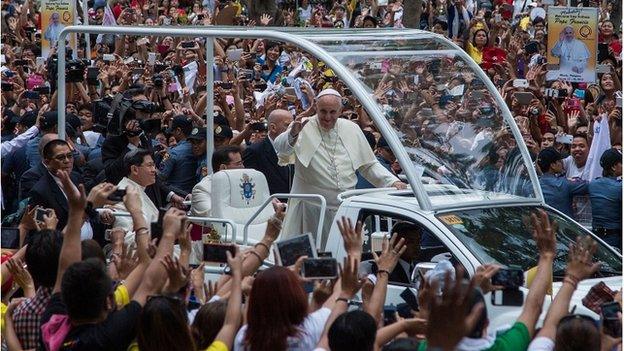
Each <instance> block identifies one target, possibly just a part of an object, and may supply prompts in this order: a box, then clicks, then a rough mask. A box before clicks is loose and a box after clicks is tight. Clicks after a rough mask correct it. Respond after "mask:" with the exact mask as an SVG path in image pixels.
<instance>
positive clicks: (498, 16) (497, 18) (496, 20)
mask: <svg viewBox="0 0 624 351" xmlns="http://www.w3.org/2000/svg"><path fill="white" fill-rule="evenodd" d="M501 19H502V17H501V14H500V13H497V14H495V15H494V22H496V23H498V22H500V21H501Z"/></svg>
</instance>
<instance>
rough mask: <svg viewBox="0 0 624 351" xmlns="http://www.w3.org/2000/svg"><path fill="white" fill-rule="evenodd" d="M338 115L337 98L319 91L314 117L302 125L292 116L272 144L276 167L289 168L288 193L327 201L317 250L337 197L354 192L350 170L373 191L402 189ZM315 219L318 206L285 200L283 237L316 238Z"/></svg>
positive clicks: (332, 92) (354, 126)
mask: <svg viewBox="0 0 624 351" xmlns="http://www.w3.org/2000/svg"><path fill="white" fill-rule="evenodd" d="M341 112H342V96H341V95H340V93H338V92H337V91H336V90H334V89H325V90H323V91H322V92H321V93H320V94H319V95H318V96H317V98H316V113H317V114H316V116H313V117H311V118H309V119H308V120H307V121H306V122H305V123H304V121H303V116H299V117H297V119H296V120H295V121H294V122H293V123H291V125H290V127H289V128H288V130H287V131H285V132H284V133H282V134H280V135H279V136H278V137H277V138H275V140H274V143H273V144H274V146H275V150H276V151H277V154H278V157H279V164H280V165H281V166H285V165H287V164H294V165H295V176H294V180H293V185H292V190H291V193H293V194H320V195H322V196H323V197H324V198H325V200H326V201H327V211H326V212H325V215H324V223H323V231H322V232H323V240H322V244H323V245H324V242H325V241H326V238H325V237H326V236H327V233H328V232H329V228H330V227H331V224H332V221H333V219H334V216H335V214H336V210H337V209H338V206H339V205H340V204H339V202H338V199H337V196H338V194H340V193H342V192H344V191H347V190H352V189H354V188H355V184H356V183H357V175H356V171H358V172H359V173H360V174H361V175H362V176H363V177H364V178H365V179H366V180H368V181H369V182H370V183H371V184H373V185H374V186H376V187H395V188H397V189H405V188H406V185H405V184H404V183H403V182H401V181H400V180H398V179H397V178H396V176H394V175H393V174H392V173H391V172H390V171H388V170H387V169H386V168H385V167H384V166H382V165H381V164H380V163H379V161H378V160H377V159H376V158H375V155H374V154H373V151H372V150H371V148H370V146H369V145H368V142H367V141H366V138H365V137H364V134H363V133H362V130H361V129H360V127H359V126H358V125H357V124H355V123H353V122H351V121H350V120H347V119H344V118H340V119H339V118H338V117H339V116H340V114H341ZM304 124H305V125H304ZM320 216H321V213H320V204H319V203H318V201H314V200H307V199H306V200H303V199H291V200H290V201H289V202H288V211H287V212H286V218H285V219H284V226H283V231H282V233H283V238H288V237H291V236H295V235H298V234H301V233H307V232H311V233H316V228H317V225H318V223H319V218H320Z"/></svg>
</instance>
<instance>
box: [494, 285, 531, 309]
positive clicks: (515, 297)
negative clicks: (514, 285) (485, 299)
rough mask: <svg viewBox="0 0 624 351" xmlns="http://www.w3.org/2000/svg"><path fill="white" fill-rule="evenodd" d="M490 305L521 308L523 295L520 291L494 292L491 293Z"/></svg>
mask: <svg viewBox="0 0 624 351" xmlns="http://www.w3.org/2000/svg"><path fill="white" fill-rule="evenodd" d="M491 303H492V305H493V306H522V305H524V293H523V292H522V290H520V289H505V290H496V291H494V292H492V297H491Z"/></svg>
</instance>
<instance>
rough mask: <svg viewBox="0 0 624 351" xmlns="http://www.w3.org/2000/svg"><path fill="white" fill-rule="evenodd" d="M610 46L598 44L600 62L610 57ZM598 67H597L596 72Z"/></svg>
mask: <svg viewBox="0 0 624 351" xmlns="http://www.w3.org/2000/svg"><path fill="white" fill-rule="evenodd" d="M609 56H610V55H609V44H606V43H599V44H598V62H602V61H604V60H606V59H607V58H608V57H609ZM599 66H600V65H599ZM597 69H598V67H596V70H597Z"/></svg>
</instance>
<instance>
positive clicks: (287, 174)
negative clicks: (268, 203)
mask: <svg viewBox="0 0 624 351" xmlns="http://www.w3.org/2000/svg"><path fill="white" fill-rule="evenodd" d="M243 163H244V164H245V168H253V169H255V170H258V171H260V172H262V174H264V176H265V177H266V180H267V183H268V184H269V192H270V193H271V194H275V193H289V192H290V187H291V185H292V179H293V175H294V168H293V166H292V165H289V166H280V165H278V164H277V154H276V153H275V149H274V148H273V145H272V144H271V141H270V140H269V137H266V138H264V140H262V141H260V142H257V143H253V144H251V145H250V146H249V147H247V148H246V149H245V151H244V152H243Z"/></svg>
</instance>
